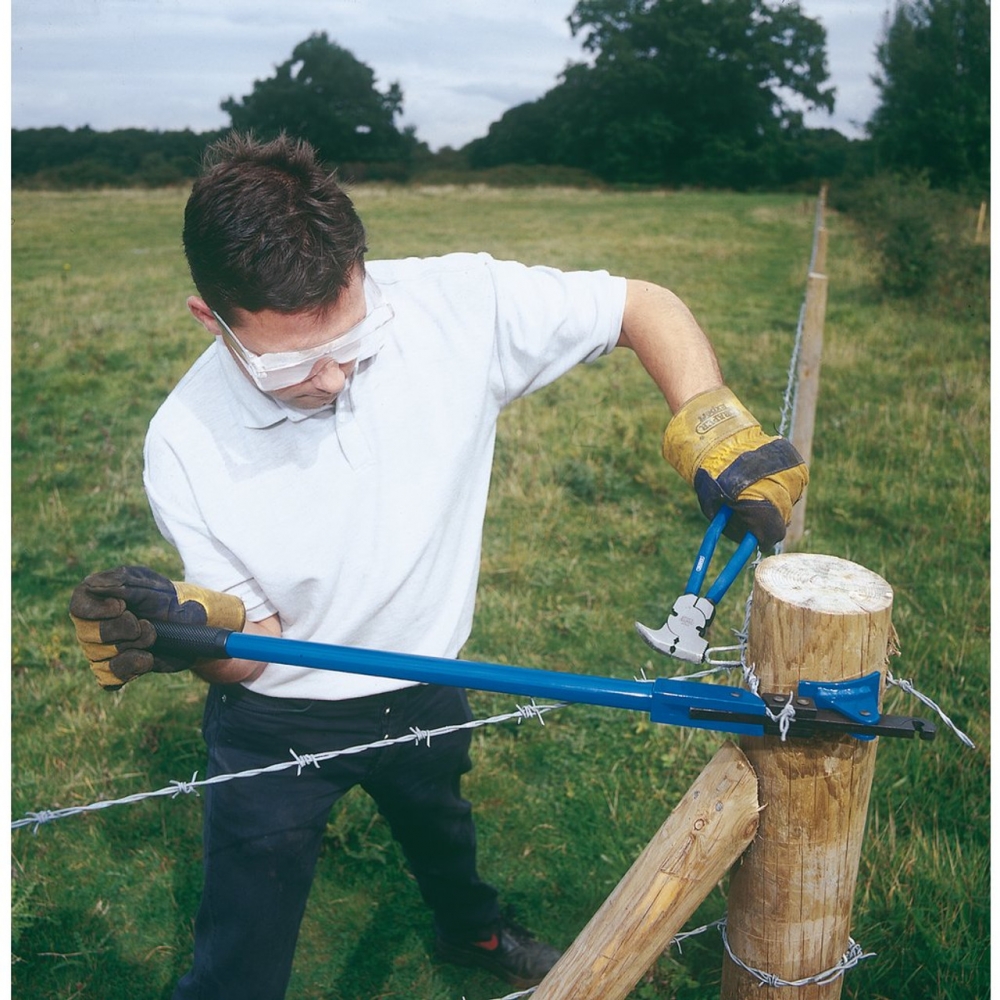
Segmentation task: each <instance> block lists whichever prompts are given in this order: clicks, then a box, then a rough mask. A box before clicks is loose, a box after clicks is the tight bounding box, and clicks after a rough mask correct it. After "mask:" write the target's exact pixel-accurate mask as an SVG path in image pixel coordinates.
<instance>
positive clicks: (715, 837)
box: [533, 742, 759, 1000]
mask: <svg viewBox="0 0 1000 1000" xmlns="http://www.w3.org/2000/svg"><path fill="white" fill-rule="evenodd" d="M758 809H759V806H758V802H757V781H756V779H755V777H754V773H753V770H752V769H751V768H750V765H749V764H748V763H747V760H746V758H745V757H744V755H743V754H742V752H741V751H740V749H739V748H738V747H737V746H736V744H734V743H732V742H727V743H725V744H723V746H722V748H721V749H720V750H719V751H718V753H716V755H715V756H714V757H713V758H712V760H711V761H710V762H709V764H708V765H707V766H706V768H705V769H704V771H702V772H701V774H700V775H699V776H698V778H697V779H696V780H695V782H694V784H693V785H692V786H691V787H690V788H689V789H688V791H687V793H686V794H685V795H684V797H683V798H682V799H681V801H680V802H679V803H678V805H677V807H676V808H675V809H674V811H673V812H672V813H671V814H670V816H669V817H668V818H667V820H666V822H665V823H664V824H663V826H662V827H660V829H659V831H658V832H657V834H656V835H655V836H654V837H653V839H652V840H651V841H650V842H649V843H648V844H647V845H646V848H645V850H643V852H642V854H640V855H639V857H638V858H637V860H636V862H635V863H634V864H633V865H632V867H631V868H630V869H629V870H628V872H627V873H626V874H625V876H624V878H622V880H621V881H620V882H619V883H618V885H617V887H616V888H615V890H614V891H613V892H612V893H611V895H610V896H609V897H608V898H607V899H606V900H605V901H604V903H603V905H602V906H601V908H600V909H599V910H598V911H597V913H596V914H595V915H594V917H593V918H592V919H591V921H590V923H588V924H587V926H586V927H585V928H584V929H583V931H582V932H581V933H580V935H579V936H578V937H577V939H576V940H575V941H574V942H573V944H572V945H571V946H570V947H569V948H568V949H567V950H566V952H565V953H564V954H563V956H562V958H560V960H559V961H558V962H557V963H556V965H555V966H554V967H553V968H552V970H551V971H550V972H549V974H548V975H547V976H546V977H545V979H544V980H543V981H542V983H541V984H540V985H539V986H538V988H537V989H536V990H535V993H534V995H533V1000H621V998H622V997H625V996H628V994H629V993H630V992H631V990H632V988H633V987H634V986H635V984H636V983H637V982H638V981H639V979H640V978H641V977H642V976H643V974H644V973H645V972H646V971H647V970H648V969H649V967H650V966H651V965H652V964H653V963H654V962H655V961H656V959H657V958H658V957H659V955H660V954H661V953H662V952H663V951H665V950H666V949H667V948H668V947H669V945H670V942H671V940H672V939H673V937H674V935H676V934H677V932H678V931H679V930H680V929H681V928H682V927H683V926H684V924H685V923H686V922H687V920H688V919H689V918H690V916H691V914H693V913H694V911H695V910H696V909H697V908H698V905H699V904H700V903H701V902H702V900H703V899H704V898H705V897H706V896H707V895H708V893H709V892H711V891H712V889H713V888H714V887H715V886H716V885H717V884H718V881H719V879H720V878H722V876H723V875H724V874H725V873H726V871H728V870H729V868H730V867H731V866H732V865H733V863H734V862H735V861H736V859H737V858H738V857H739V856H740V855H741V854H742V853H743V851H744V850H745V849H746V846H747V844H749V843H750V841H751V840H752V839H753V836H754V833H755V831H756V829H757V814H758Z"/></svg>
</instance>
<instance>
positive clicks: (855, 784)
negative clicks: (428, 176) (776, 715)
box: [721, 553, 892, 1000]
mask: <svg viewBox="0 0 1000 1000" xmlns="http://www.w3.org/2000/svg"><path fill="white" fill-rule="evenodd" d="M891 614H892V590H891V589H890V587H889V585H888V584H887V583H886V582H885V580H883V579H882V578H881V577H880V576H878V575H877V574H875V573H872V572H871V571H870V570H867V569H864V568H863V567H861V566H858V565H856V564H855V563H851V562H847V561H846V560H843V559H837V558H834V557H832V556H821V555H809V554H805V553H789V554H784V555H778V556H772V557H770V558H768V559H765V560H763V561H762V562H761V563H760V565H759V566H758V567H757V572H756V575H755V579H754V588H753V602H752V605H751V616H750V638H749V647H748V650H747V662H748V663H749V664H750V665H751V666H752V667H753V668H754V670H755V672H756V675H757V677H758V678H759V679H760V690H761V691H775V692H779V691H780V692H784V691H789V692H792V691H794V690H795V688H796V685H797V684H798V681H799V680H825V681H839V680H845V679H849V678H850V679H856V678H858V677H861V676H863V675H865V674H869V673H871V672H872V671H874V670H879V671H882V672H883V676H884V672H885V665H886V658H887V655H888V651H889V642H890V636H891V634H892V623H891ZM877 744H878V741H877V740H874V741H871V742H862V741H859V740H856V739H854V738H853V737H851V736H845V737H841V738H833V737H822V738H819V737H816V738H813V739H810V740H788V741H786V742H784V743H783V742H781V740H780V738H779V737H777V736H774V737H770V736H765V737H743V738H742V739H741V741H740V745H741V747H742V748H743V750H744V752H745V753H746V756H747V759H748V760H749V761H750V763H751V764H752V765H753V768H754V771H755V772H756V774H757V779H758V781H759V782H760V799H761V806H762V811H761V820H760V829H759V831H758V834H757V837H756V839H755V840H754V842H753V844H752V845H751V847H750V849H749V850H748V851H747V852H746V854H745V855H744V857H743V860H742V862H741V863H740V864H739V865H737V866H736V867H735V868H734V869H733V873H732V878H731V880H730V889H729V911H728V925H727V933H728V936H729V945H730V947H731V949H732V952H733V954H734V955H735V956H736V957H737V958H738V959H739V960H740V961H741V962H742V963H744V964H745V965H747V966H749V967H750V968H752V969H756V970H759V971H762V972H766V973H768V974H771V975H775V976H778V977H780V978H781V979H782V980H784V981H786V982H796V981H798V980H801V979H807V978H810V977H812V976H816V975H818V974H820V973H823V972H825V971H827V970H829V969H831V968H833V967H834V966H836V964H837V962H838V961H839V960H840V958H841V957H842V956H843V955H844V953H845V952H846V951H847V948H848V938H849V934H850V921H851V905H852V902H853V897H854V889H855V883H856V881H857V875H858V865H859V861H860V856H861V842H862V838H863V834H864V827H865V817H866V814H867V811H868V799H869V794H870V791H871V782H872V777H873V773H874V768H875V751H876V747H877ZM842 983H843V977H838V978H836V979H834V981H833V982H831V983H828V984H825V985H820V984H809V985H807V986H799V987H778V986H772V985H761V983H760V980H759V979H758V978H757V977H755V976H753V975H751V974H750V973H748V972H747V971H746V970H745V969H743V968H741V967H740V966H739V965H737V964H736V963H734V962H733V961H732V960H731V959H730V958H729V957H728V955H727V956H726V958H725V959H724V966H723V975H722V994H721V995H722V1000H749V998H753V1000H836V998H837V997H839V996H840V990H841V986H842Z"/></svg>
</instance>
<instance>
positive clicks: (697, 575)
mask: <svg viewBox="0 0 1000 1000" xmlns="http://www.w3.org/2000/svg"><path fill="white" fill-rule="evenodd" d="M732 516H733V508H732V507H720V508H719V512H718V513H717V514H716V515H715V517H714V518H712V523H711V524H710V525H709V526H708V530H707V531H706V532H705V537H704V538H703V539H702V542H701V547H700V548H699V549H698V555H697V556H696V557H695V561H694V567H693V568H692V570H691V576H690V577H688V582H687V587H686V588H685V590H684V593H685V594H694V595H695V596H697V595H698V593H699V592H700V591H701V588H702V584H703V583H704V582H705V574H706V573H707V572H708V566H709V563H711V561H712V556H713V555H714V554H715V546H716V545H718V543H719V539H720V538H721V537H722V533H723V531H725V530H726V525H727V524H729V519H730V518H731V517H732ZM756 551H757V536H756V535H754V534H753V533H752V532H749V531H748V532H747V533H746V534H745V535H744V536H743V541H742V542H740V544H739V546H738V547H737V549H736V551H735V552H734V553H733V555H732V556H731V557H730V559H729V562H728V563H726V567H725V569H724V570H723V571H722V572H721V573H720V574H719V576H718V578H717V579H716V581H715V583H713V584H712V586H711V587H710V588H709V591H708V593H707V594H706V595H705V597H706V599H707V600H709V601H711V602H712V603H713V604H718V603H719V601H721V600H722V598H723V596H724V595H725V593H726V591H727V590H729V588H730V587H731V586H732V583H733V581H734V580H735V579H736V577H738V576H739V575H740V571H741V570H742V569H743V567H744V566H745V565H746V564H747V562H748V561H749V560H750V557H751V556H752V555H753V554H754V553H755V552H756Z"/></svg>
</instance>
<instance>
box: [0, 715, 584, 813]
mask: <svg viewBox="0 0 1000 1000" xmlns="http://www.w3.org/2000/svg"><path fill="white" fill-rule="evenodd" d="M565 707H566V703H565V702H553V703H546V704H542V705H536V704H535V702H534V700H532V702H531V703H530V704H528V705H518V706H517V707H516V710H515V711H513V712H507V713H506V714H504V715H494V716H492V717H490V718H488V719H472V720H471V721H469V722H463V723H460V724H458V725H453V726H441V727H440V728H438V729H418V728H417V727H413V728H411V729H410V731H409V732H408V733H406V734H405V735H403V736H397V737H394V738H393V739H384V740H377V741H375V742H374V743H365V744H360V745H358V746H352V747H345V748H344V749H342V750H328V751H325V752H323V753H315V754H312V753H303V754H299V753H296V752H295V751H294V750H292V749H289V751H288V752H289V753H290V754H291V755H292V759H291V760H283V761H278V762H277V763H274V764H269V765H267V766H266V767H256V768H250V769H248V770H246V771H235V772H231V773H226V774H216V775H213V776H212V777H211V778H204V779H202V780H201V781H199V780H197V779H198V772H197V771H195V773H194V774H193V775H192V776H191V779H190V781H176V780H175V781H171V782H170V783H169V784H168V785H165V786H164V787H163V788H158V789H156V790H155V791H152V792H136V793H135V794H133V795H125V796H123V797H122V798H117V799H103V800H100V801H98V802H91V803H90V804H89V805H84V806H69V807H67V808H65V809H40V810H37V811H35V812H29V813H27V814H26V815H25V816H23V817H22V818H21V819H17V820H14V821H13V822H12V823H11V824H10V828H11V829H12V830H17V829H20V828H21V827H25V826H31V827H34V831H33V832H34V833H37V832H38V828H39V826H41V825H42V824H44V823H51V822H52V821H53V820H57V819H65V818H66V817H67V816H78V815H80V814H81V813H87V812H97V811H98V810H101V809H110V808H111V807H113V806H123V805H131V804H132V803H135V802H142V801H143V800H145V799H154V798H164V797H166V798H171V799H175V798H177V796H178V795H190V794H197V792H198V789H199V788H204V787H206V786H207V785H217V784H221V783H222V782H226V781H234V780H236V779H238V778H256V777H258V776H259V775H262V774H275V773H277V772H279V771H287V770H289V769H291V768H293V767H294V768H295V775H296V777H298V775H300V774H301V773H302V769H303V768H304V767H319V766H320V764H321V763H322V762H323V761H326V760H333V759H334V758H335V757H344V756H348V755H350V754H359V753H364V752H365V751H366V750H376V749H380V748H382V747H390V746H396V745H398V744H401V743H413V744H414V745H416V746H419V745H420V744H421V743H426V744H427V745H428V746H430V742H431V740H432V739H433V738H434V737H436V736H445V735H447V734H448V733H454V732H458V731H459V730H460V729H480V728H482V727H483V726H494V725H499V724H500V723H501V722H511V721H515V720H516V721H517V724H518V725H520V724H521V723H522V722H524V721H525V720H526V719H537V720H538V721H539V722H540V723H541V724H542V725H543V726H544V725H545V719H544V716H545V715H546V714H547V713H548V712H552V711H555V710H556V709H559V708H565Z"/></svg>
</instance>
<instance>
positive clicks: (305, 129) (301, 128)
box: [220, 32, 416, 164]
mask: <svg viewBox="0 0 1000 1000" xmlns="http://www.w3.org/2000/svg"><path fill="white" fill-rule="evenodd" d="M220 106H221V108H222V110H223V111H225V112H226V113H227V114H228V115H229V117H230V120H231V122H232V126H233V128H235V129H239V130H241V131H250V130H252V131H253V132H254V133H256V134H257V135H258V136H260V137H262V138H270V137H273V136H275V135H277V134H278V133H279V132H281V131H282V130H284V131H286V132H288V133H289V134H291V135H295V136H298V137H300V138H303V139H307V140H309V142H311V143H312V144H313V145H314V146H315V147H316V149H317V150H318V151H319V153H320V155H321V157H322V158H323V159H325V160H327V161H329V162H331V163H341V164H342V163H346V162H367V163H372V162H385V161H399V160H401V159H405V158H406V157H407V156H408V155H409V153H410V152H412V149H413V147H414V146H415V144H416V141H415V139H414V137H413V134H412V132H410V131H406V130H404V131H403V132H400V131H399V130H398V129H397V128H396V125H395V119H396V116H397V115H398V114H400V113H401V112H402V109H403V92H402V90H401V89H400V87H399V84H398V83H391V84H390V85H389V86H388V88H387V89H386V90H384V91H381V90H379V89H378V88H377V87H376V86H375V73H374V72H373V71H372V70H371V69H370V68H369V67H368V66H366V65H365V64H364V63H363V62H360V61H359V60H358V59H356V58H355V57H354V56H353V55H352V54H351V53H350V52H349V51H348V50H347V49H345V48H342V47H341V46H339V45H337V43H336V42H331V41H330V39H329V38H328V37H327V35H326V32H321V33H317V34H313V35H310V36H309V37H308V38H307V39H306V40H305V41H302V42H299V44H298V45H296V46H295V48H294V49H293V50H292V56H291V58H290V59H288V60H286V61H285V62H283V63H282V64H281V65H280V66H278V67H277V69H276V70H275V73H274V76H272V77H270V78H269V79H267V80H255V81H254V85H253V90H252V92H251V93H249V94H247V95H246V96H245V97H243V98H242V99H241V100H239V101H237V100H235V99H234V98H232V97H230V98H228V99H227V100H225V101H223V102H222V103H221V105H220Z"/></svg>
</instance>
